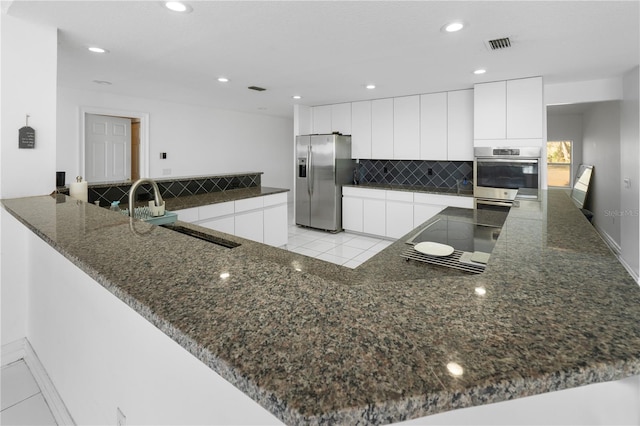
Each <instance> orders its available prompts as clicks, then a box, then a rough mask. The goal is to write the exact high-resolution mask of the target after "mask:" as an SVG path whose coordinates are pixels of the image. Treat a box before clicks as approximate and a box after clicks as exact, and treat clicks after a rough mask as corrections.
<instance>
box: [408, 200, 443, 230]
mask: <svg viewBox="0 0 640 426" xmlns="http://www.w3.org/2000/svg"><path fill="white" fill-rule="evenodd" d="M445 207H446V206H437V205H431V204H414V206H413V227H414V228H417V227H418V226H420V225H422V224H423V223H425V222H426V221H427V220H429V219H431V218H432V217H434V216H435V215H437V214H438V213H440V212H441V211H442V210H444V209H445Z"/></svg>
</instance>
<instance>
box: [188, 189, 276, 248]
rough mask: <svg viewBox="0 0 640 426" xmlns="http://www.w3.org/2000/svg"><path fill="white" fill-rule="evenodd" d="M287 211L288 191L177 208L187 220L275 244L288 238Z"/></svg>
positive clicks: (216, 229)
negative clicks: (181, 208)
mask: <svg viewBox="0 0 640 426" xmlns="http://www.w3.org/2000/svg"><path fill="white" fill-rule="evenodd" d="M287 212H288V209H287V194H286V193H284V192H283V193H278V194H271V195H265V196H262V197H253V198H246V199H242V200H237V201H227V202H224V203H216V204H209V205H206V206H200V207H193V208H189V209H183V210H177V211H176V213H177V214H178V219H179V220H181V221H183V222H189V223H194V224H196V225H200V226H203V227H205V228H209V229H213V230H215V231H220V232H224V233H227V234H231V235H236V236H238V237H242V238H246V239H248V240H252V241H257V242H260V243H265V244H269V245H271V246H274V247H281V246H284V245H286V244H287V242H288V229H287V227H288V222H289V219H288V213H287Z"/></svg>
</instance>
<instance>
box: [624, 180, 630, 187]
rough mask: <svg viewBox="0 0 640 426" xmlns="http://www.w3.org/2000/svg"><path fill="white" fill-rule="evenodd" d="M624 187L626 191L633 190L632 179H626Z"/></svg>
mask: <svg viewBox="0 0 640 426" xmlns="http://www.w3.org/2000/svg"><path fill="white" fill-rule="evenodd" d="M624 187H625V189H630V188H631V179H630V178H624Z"/></svg>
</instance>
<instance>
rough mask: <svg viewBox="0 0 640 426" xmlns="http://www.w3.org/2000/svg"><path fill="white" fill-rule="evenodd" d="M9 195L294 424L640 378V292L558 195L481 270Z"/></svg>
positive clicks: (13, 206) (133, 301) (45, 235)
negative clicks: (185, 230) (356, 263)
mask: <svg viewBox="0 0 640 426" xmlns="http://www.w3.org/2000/svg"><path fill="white" fill-rule="evenodd" d="M3 205H4V207H5V209H7V210H8V211H9V212H11V213H12V214H13V215H14V216H15V217H16V218H18V220H20V221H21V222H22V223H24V224H25V225H26V226H27V227H29V228H30V229H31V230H33V232H35V233H36V234H37V235H39V236H40V237H41V238H42V239H44V240H45V241H46V242H48V243H49V244H50V245H52V246H53V247H54V248H55V249H57V250H58V251H59V252H61V253H62V254H63V255H64V256H66V257H67V258H68V259H70V260H71V261H72V262H74V263H75V264H76V265H77V266H78V267H80V268H81V269H83V270H84V271H85V272H86V273H88V274H89V275H90V276H91V277H93V278H94V279H95V280H96V281H97V282H98V283H100V284H101V285H102V286H104V287H105V288H106V289H108V290H109V291H111V292H112V293H113V294H114V295H116V296H117V297H119V298H120V299H121V300H123V301H124V302H125V303H127V304H128V305H129V306H130V307H131V308H133V309H134V310H135V311H137V312H138V313H139V314H140V315H142V316H143V317H145V318H146V319H148V320H149V321H150V322H151V323H152V324H154V325H155V326H156V327H158V328H159V329H160V330H162V331H163V332H164V333H165V334H167V335H168V336H169V337H171V338H172V339H173V340H175V341H176V342H178V343H179V344H180V345H182V346H183V347H184V348H185V349H187V350H188V351H189V352H191V353H192V354H193V355H194V356H196V357H197V358H199V359H200V360H202V362H203V363H205V364H206V365H208V366H210V368H212V369H213V370H215V371H216V372H218V373H219V374H220V375H221V376H223V377H224V378H225V379H226V380H228V381H229V382H230V383H232V384H233V385H235V386H236V387H237V388H239V389H240V390H241V391H243V392H244V393H246V394H247V395H249V396H250V397H251V398H253V399H254V400H256V401H257V402H259V403H260V404H261V405H262V406H263V407H265V408H266V409H267V410H269V411H271V412H272V413H273V414H274V415H276V416H277V417H278V418H280V419H281V420H282V421H284V422H285V423H287V424H308V423H312V424H319V423H323V422H336V423H348V424H353V423H356V422H359V423H367V424H383V423H390V422H397V421H401V420H405V419H410V418H417V417H421V416H425V415H429V414H435V413H438V412H442V411H448V410H452V409H456V408H462V407H469V406H475V405H482V404H487V403H492V402H498V401H504V400H509V399H513V398H518V397H523V396H529V395H534V394H539V393H543V392H550V391H554V390H560V389H565V388H571V387H576V386H581V385H586V384H590V383H597V382H602V381H608V380H616V379H621V378H624V377H627V376H630V375H636V374H640V289H639V288H638V285H637V283H636V282H635V281H634V280H633V279H632V278H631V277H630V276H629V274H628V273H627V272H626V270H625V269H624V268H623V267H622V265H621V264H620V263H619V262H618V261H617V259H616V258H615V257H614V256H613V255H612V253H611V252H610V250H609V249H608V248H607V247H606V245H605V244H604V243H603V242H602V240H601V238H600V236H599V235H598V234H597V233H596V232H595V230H594V228H593V227H592V226H591V225H590V224H589V222H588V221H587V220H586V219H585V218H584V216H583V215H582V214H581V213H580V211H579V210H578V209H577V208H576V207H575V206H574V205H573V203H572V202H571V200H570V199H569V197H568V196H567V195H566V194H565V193H564V192H560V191H543V193H542V194H541V197H540V201H539V202H528V201H527V202H522V203H521V207H520V208H513V209H512V210H511V212H510V213H509V216H508V217H507V220H506V222H505V223H504V225H503V228H502V231H501V233H500V237H499V238H498V240H497V242H496V245H495V248H494V250H493V252H492V255H491V259H490V261H489V264H488V265H487V268H486V270H485V272H484V273H482V274H479V275H468V274H464V273H461V272H458V271H455V270H450V269H445V268H441V267H437V266H431V265H427V264H418V263H417V262H409V263H407V262H405V260H404V259H403V258H402V257H400V256H399V255H398V250H401V249H402V248H403V247H404V242H403V241H404V240H405V239H406V237H403V238H402V239H400V240H399V241H398V242H396V243H394V244H392V245H391V246H389V247H388V248H387V249H385V250H384V251H383V252H381V253H379V254H378V255H376V256H374V257H373V258H371V259H370V260H369V261H367V262H365V263H364V264H362V265H361V266H360V267H358V268H356V269H353V270H351V269H348V268H344V267H341V266H338V265H333V264H328V263H326V262H322V261H320V260H317V259H312V258H308V257H305V256H302V255H298V254H295V253H290V252H287V251H285V250H281V249H277V248H272V247H268V246H265V245H262V244H258V243H253V242H250V241H247V240H244V239H241V238H238V237H234V236H230V235H226V234H222V233H219V232H216V231H210V230H205V228H199V227H197V226H195V225H187V224H184V225H185V226H191V227H194V228H197V229H200V230H202V231H206V232H208V233H210V234H212V235H217V236H222V237H224V238H227V239H230V240H233V241H236V242H240V243H241V244H242V245H241V246H240V247H237V248H234V249H226V248H222V247H220V246H216V245H213V244H209V243H206V242H203V241H200V240H195V239H192V238H190V237H187V236H184V235H181V234H177V233H174V232H173V231H170V230H167V229H165V228H161V227H156V226H154V225H149V224H147V223H142V222H135V223H134V227H135V228H136V229H137V231H136V235H138V236H136V237H135V238H132V231H131V229H130V223H129V220H128V219H127V218H126V217H123V216H122V215H120V214H117V213H114V212H111V211H109V210H107V209H102V208H98V207H96V206H94V205H90V204H87V203H83V202H81V201H76V200H74V199H71V198H68V197H66V196H62V195H60V196H57V197H55V196H53V197H51V196H42V197H31V198H22V199H12V200H4V201H3ZM412 232H413V231H412ZM409 235H410V234H408V235H407V236H409ZM123 240H127V241H130V243H129V244H125V245H123V244H119V243H118V242H120V241H123ZM166 247H171V248H172V250H167V249H166ZM156 251H157V256H156V255H154V253H155V252H156ZM141 256H144V262H145V264H146V265H148V268H145V270H144V272H142V271H140V269H139V268H135V267H132V266H131V265H135V264H138V263H139V262H141V261H142V260H141ZM122 271H130V272H128V273H127V274H122ZM150 271H151V272H150ZM223 272H226V273H228V274H229V275H228V277H227V278H221V273H223ZM223 276H226V275H223ZM478 287H483V288H484V289H485V291H486V293H485V294H484V295H478V294H477V293H476V292H475V289H476V288H478ZM230 306H232V307H233V309H230V308H229V307H230ZM449 363H456V364H458V365H459V366H460V367H461V368H462V375H459V376H454V375H452V373H450V372H449V371H448V369H447V365H448V364H449Z"/></svg>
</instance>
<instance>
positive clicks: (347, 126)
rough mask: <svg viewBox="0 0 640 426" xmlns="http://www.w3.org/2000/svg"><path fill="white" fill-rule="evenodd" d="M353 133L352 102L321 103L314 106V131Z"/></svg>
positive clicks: (317, 132) (321, 132)
mask: <svg viewBox="0 0 640 426" xmlns="http://www.w3.org/2000/svg"><path fill="white" fill-rule="evenodd" d="M333 132H339V133H342V134H343V135H350V134H351V104H350V103H344V104H335V105H321V106H317V107H313V133H316V134H330V133H333Z"/></svg>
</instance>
